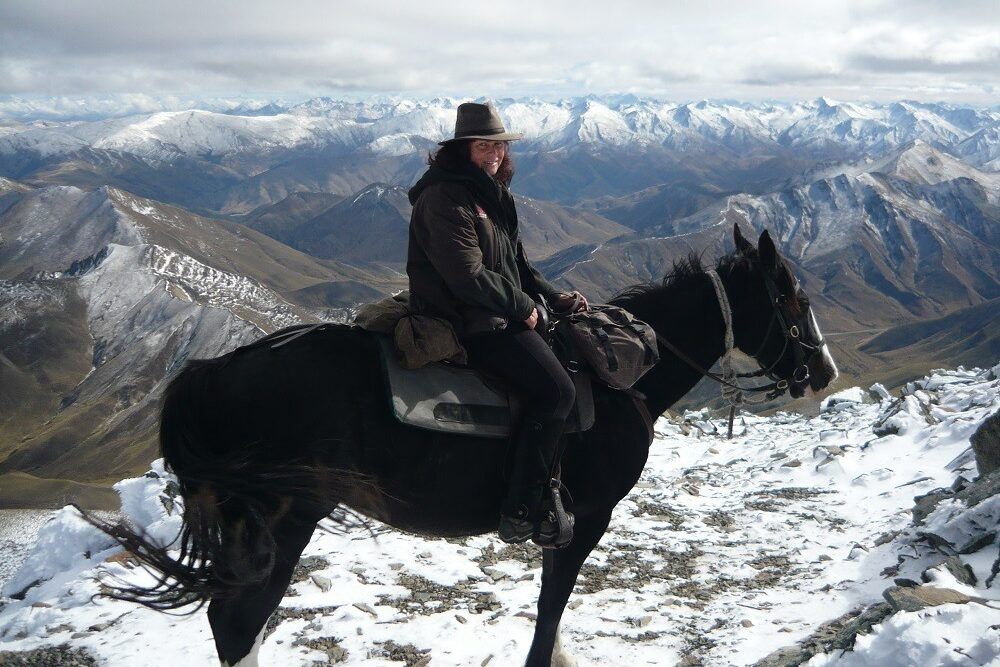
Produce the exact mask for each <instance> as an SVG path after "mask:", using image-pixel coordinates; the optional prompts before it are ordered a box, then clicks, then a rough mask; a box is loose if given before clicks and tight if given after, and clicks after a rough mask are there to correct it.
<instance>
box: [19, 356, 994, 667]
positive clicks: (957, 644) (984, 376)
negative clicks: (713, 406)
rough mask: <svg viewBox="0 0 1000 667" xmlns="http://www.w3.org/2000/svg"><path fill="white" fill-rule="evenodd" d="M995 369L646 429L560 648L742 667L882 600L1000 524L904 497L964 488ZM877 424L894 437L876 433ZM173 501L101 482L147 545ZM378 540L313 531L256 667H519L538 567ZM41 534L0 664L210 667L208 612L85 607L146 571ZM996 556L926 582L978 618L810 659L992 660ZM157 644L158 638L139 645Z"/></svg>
mask: <svg viewBox="0 0 1000 667" xmlns="http://www.w3.org/2000/svg"><path fill="white" fill-rule="evenodd" d="M998 371H1000V366H998V367H997V368H995V369H992V370H977V369H972V370H967V369H961V368H960V369H957V370H949V371H936V372H934V373H933V374H931V375H930V376H928V377H926V378H923V379H921V380H918V381H915V382H913V383H910V385H909V386H908V387H907V389H906V390H905V394H906V395H905V396H901V397H894V396H891V395H888V392H885V390H884V388H883V389H882V391H878V389H877V388H875V387H873V388H872V389H871V390H868V391H866V390H862V389H860V388H851V389H848V390H845V391H842V392H838V393H837V394H834V395H833V396H831V397H829V398H828V399H827V400H826V401H825V403H826V404H827V409H825V410H824V411H822V412H821V413H820V414H819V415H818V416H816V417H811V418H807V417H804V416H802V415H797V414H791V413H778V414H776V415H774V416H771V417H758V416H754V415H750V414H742V415H740V417H739V418H738V419H737V429H736V435H735V437H734V438H733V439H732V440H726V439H724V438H723V437H721V436H720V434H721V433H724V432H725V421H724V420H723V419H714V418H712V416H711V414H710V413H709V412H708V411H707V410H702V411H692V412H688V413H686V414H685V415H682V416H680V417H674V418H661V419H659V420H658V421H657V423H656V440H655V442H654V444H653V446H652V448H651V452H650V458H649V461H648V464H647V467H646V470H645V471H644V473H643V476H642V478H641V480H640V482H639V483H638V485H637V486H636V488H635V489H634V490H633V491H632V493H630V494H629V496H628V497H627V498H626V499H625V500H624V501H622V503H620V505H619V506H618V508H617V509H616V511H615V515H614V517H613V519H612V522H611V527H610V529H609V531H608V534H607V535H606V536H605V537H604V539H603V541H602V543H601V544H600V545H599V546H598V548H597V549H596V550H595V551H594V553H593V554H592V556H591V558H590V559H589V561H588V563H587V564H586V565H585V567H584V571H583V573H582V575H581V577H580V579H579V580H578V587H577V589H576V592H575V593H574V595H573V596H572V597H571V598H570V605H569V608H568V609H567V611H566V614H565V615H564V621H563V627H562V634H563V644H564V646H565V647H566V648H567V649H568V650H569V652H570V653H572V654H573V655H574V656H575V657H576V658H577V659H578V660H579V661H580V664H581V665H609V664H635V665H647V664H649V665H670V664H675V663H676V662H677V661H678V660H680V659H682V658H683V657H685V656H687V655H695V656H697V657H699V658H700V659H701V660H702V662H703V664H705V665H747V664H752V663H753V662H755V661H757V660H759V659H760V658H762V657H764V656H765V655H767V654H769V653H771V652H772V651H774V650H776V649H779V648H782V647H786V646H790V645H792V644H794V643H795V642H796V641H798V640H800V639H803V638H804V637H806V636H807V635H809V634H810V633H811V632H812V631H813V630H815V628H816V627H817V626H819V625H820V624H821V623H824V622H826V621H829V620H831V619H833V618H836V617H838V616H840V615H842V614H844V613H846V612H848V611H851V610H854V609H857V608H859V607H864V606H868V605H871V604H873V603H875V602H879V601H881V600H882V591H883V590H885V589H886V588H887V587H889V586H891V585H892V579H893V578H895V577H905V578H909V579H912V580H915V581H919V580H920V575H921V573H922V572H924V571H925V570H927V568H930V567H933V566H935V565H937V564H939V563H941V562H942V561H943V560H944V558H945V556H946V554H945V553H943V552H941V551H939V550H938V549H936V548H935V547H933V546H932V545H931V544H930V543H929V542H928V541H927V540H926V539H924V538H923V537H922V534H925V533H926V532H928V531H933V532H935V534H937V535H940V536H941V537H944V538H947V539H954V540H956V541H958V542H962V541H964V540H965V539H966V538H969V537H971V536H973V535H982V534H983V533H984V531H988V530H990V529H995V528H996V525H997V523H998V522H1000V504H998V503H1000V498H997V497H993V498H989V499H986V500H984V501H983V502H981V503H980V504H979V505H976V506H975V507H972V508H969V507H966V506H964V505H963V504H962V503H961V502H960V501H955V500H948V499H946V500H943V501H941V503H940V504H939V505H938V506H937V508H936V509H935V510H934V511H933V512H931V513H930V514H929V515H928V517H927V519H926V521H925V523H924V524H923V525H921V526H914V525H913V523H912V517H911V512H910V511H911V508H912V507H913V504H914V503H913V498H914V496H916V495H921V494H925V493H927V492H928V491H931V490H933V489H936V488H948V487H950V486H951V485H952V483H953V482H954V481H955V480H956V477H957V476H958V475H961V476H963V477H964V478H965V479H967V480H971V479H973V478H974V477H975V474H976V471H975V467H974V463H973V462H971V459H970V458H969V456H968V450H969V437H970V436H971V434H972V433H973V432H974V430H975V429H976V427H977V426H978V424H979V423H981V422H982V420H983V419H985V418H986V416H988V415H989V414H991V413H993V412H995V411H996V410H997V409H1000V380H998ZM892 419H896V420H897V422H898V423H897V424H896V425H897V426H898V427H899V428H898V429H897V430H895V432H893V430H892V429H885V428H884V426H885V424H886V423H887V422H889V421H891V420H892ZM873 429H875V430H877V431H878V433H881V434H882V435H878V433H876V432H875V431H873ZM171 484H172V479H171V477H170V476H169V474H167V473H166V472H165V471H164V470H163V467H162V462H154V464H153V470H152V471H151V472H150V473H148V475H147V476H146V477H140V478H136V479H132V480H125V481H123V482H121V483H119V484H118V485H117V486H116V489H117V490H118V491H119V493H120V494H121V496H122V502H123V511H124V512H125V514H126V515H128V516H129V517H131V519H132V520H133V521H135V522H136V523H137V524H138V525H140V526H144V527H146V529H147V530H149V531H151V532H153V533H154V534H156V535H157V539H162V540H169V539H170V538H171V534H176V531H177V528H178V524H177V518H178V514H177V513H178V512H179V506H178V504H177V502H176V500H175V499H173V492H174V489H173V488H172V487H171ZM168 500H169V502H167V501H168ZM372 528H373V531H374V533H375V537H374V539H373V537H372V536H371V535H370V534H369V533H368V532H367V531H365V530H361V529H358V530H355V531H350V532H348V533H347V534H332V533H326V532H323V531H317V532H316V533H315V535H314V537H313V540H312V542H311V543H310V544H309V546H308V547H307V549H306V551H305V553H304V560H303V561H302V563H301V576H299V577H297V581H296V582H295V583H293V584H292V586H291V587H290V589H289V591H288V592H287V593H286V596H285V598H284V599H283V601H282V603H281V608H282V609H283V610H284V611H283V614H284V617H285V620H283V621H281V622H280V623H279V624H277V626H276V628H275V629H274V631H273V633H271V634H269V635H268V636H267V637H266V639H265V641H264V643H263V646H262V647H261V651H260V657H261V664H264V665H277V664H280V665H309V664H311V663H312V662H313V661H316V660H324V659H325V655H324V654H323V653H321V652H320V651H318V650H316V649H314V648H309V645H308V644H309V643H310V642H315V640H318V639H321V638H330V637H333V638H335V639H336V642H337V645H338V646H339V647H340V648H342V649H344V650H346V651H347V656H346V658H345V662H344V664H348V665H351V664H357V665H361V664H364V665H390V664H400V663H399V662H398V661H397V662H392V661H390V660H389V658H388V657H387V656H388V654H389V651H390V649H391V648H392V646H393V644H388V643H387V642H390V641H391V642H395V645H397V646H399V645H407V644H410V645H412V646H413V647H414V648H415V649H418V650H421V651H424V650H426V651H429V653H427V654H426V655H430V656H431V659H432V664H434V665H477V664H491V665H508V664H520V662H521V661H523V659H524V656H525V654H526V652H527V648H528V646H529V645H530V641H531V635H532V629H533V621H532V619H533V614H534V612H535V599H536V596H537V592H538V586H539V582H540V561H539V559H538V556H537V551H535V550H533V549H531V548H510V547H505V546H504V545H503V544H502V543H500V542H498V541H497V540H496V539H495V538H493V537H492V536H480V537H472V538H466V539H449V540H444V539H436V540H434V539H430V540H428V539H421V538H417V537H414V536H408V535H403V534H400V533H397V532H395V531H392V530H390V529H388V528H387V527H385V526H382V525H380V524H377V523H373V524H372ZM45 531H46V532H45V535H44V536H41V535H40V537H39V544H40V545H41V546H39V547H37V548H36V552H37V554H38V555H37V556H36V554H33V555H32V558H34V560H31V559H29V562H28V563H26V564H25V565H24V567H22V569H21V571H20V572H18V574H17V575H16V579H17V581H18V582H21V583H23V582H30V581H31V580H33V579H37V578H44V577H40V576H39V575H44V576H45V577H49V579H48V580H47V581H46V582H45V583H43V584H41V585H39V586H35V587H34V588H31V589H29V591H28V594H27V597H26V599H25V600H24V601H9V602H8V603H7V604H6V606H4V607H2V608H0V651H2V650H27V649H31V648H35V647H39V646H54V645H59V644H63V643H68V644H70V645H71V646H73V647H78V648H83V649H85V650H87V651H89V652H91V653H93V654H94V655H96V656H97V657H98V658H99V659H100V660H101V661H103V663H105V664H113V665H116V666H118V665H122V666H126V667H127V666H129V665H137V666H138V665H143V666H147V665H150V666H151V665H174V664H178V663H180V662H182V661H184V662H187V663H190V664H210V663H211V661H212V660H213V658H214V647H213V644H212V639H211V633H210V630H209V628H208V625H207V622H206V620H205V612H204V611H201V612H198V613H196V614H195V615H193V616H191V617H181V618H178V617H170V616H163V615H158V614H156V613H154V612H151V611H148V610H146V609H144V608H141V607H138V606H135V605H129V604H126V603H123V602H117V601H111V600H106V599H97V600H95V601H91V600H90V594H92V593H93V592H96V584H95V583H93V579H92V577H93V576H94V575H96V574H99V573H101V572H105V573H108V574H114V575H116V576H120V577H125V578H127V579H129V580H132V581H146V582H148V581H150V580H149V578H148V576H149V575H146V574H144V573H143V572H142V571H141V570H138V569H135V570H131V569H127V567H126V565H125V564H123V563H121V562H117V561H116V560H112V561H111V562H105V563H101V561H102V560H103V559H104V558H106V557H107V555H109V552H107V551H101V548H102V546H103V545H104V543H103V542H102V541H101V537H100V535H98V534H95V533H93V532H92V531H89V530H88V529H87V528H86V527H85V526H84V525H81V523H80V522H79V519H78V518H77V517H75V515H74V514H73V513H72V511H71V510H63V511H62V512H61V513H60V514H59V521H58V522H53V523H51V524H50V525H47V526H46V528H45ZM53 545H54V546H53ZM50 550H52V551H53V555H52V556H51V557H49V556H43V555H42V554H48V552H49V551H50ZM88 551H89V552H90V557H86V552H88ZM996 553H997V539H996V538H995V537H994V538H993V541H992V542H991V543H990V544H988V545H986V546H984V547H982V548H979V549H978V550H977V551H975V552H973V553H969V554H963V555H960V556H958V558H960V559H961V561H962V562H963V563H964V564H966V565H969V566H970V567H971V568H972V570H973V571H974V573H975V575H976V578H977V582H978V583H977V584H976V585H975V586H968V585H963V584H960V583H958V582H957V581H955V579H954V578H953V577H952V576H951V575H950V574H949V573H948V572H947V571H945V570H944V569H943V568H936V569H932V570H927V571H928V575H929V577H930V580H931V581H932V582H933V584H934V585H935V586H939V587H945V588H952V589H954V590H956V591H959V592H962V593H965V594H967V595H970V596H972V597H974V598H977V599H981V600H983V601H985V602H984V603H977V602H972V603H969V604H964V605H957V604H949V605H943V606H940V607H933V608H928V609H924V610H921V611H918V612H899V613H897V614H895V615H893V616H890V617H889V618H888V619H886V620H885V621H883V622H882V623H881V624H879V625H877V626H875V628H874V629H873V631H872V632H871V633H870V634H868V635H862V636H859V638H858V640H857V643H856V645H855V649H854V651H852V652H844V653H842V652H840V651H837V652H835V653H831V654H827V655H819V656H816V657H815V658H813V660H812V661H811V662H810V663H809V664H810V665H813V666H815V665H887V666H889V667H894V666H899V667H902V666H903V665H907V666H909V665H931V664H934V665H937V664H942V665H950V664H955V665H965V664H969V665H973V664H975V665H986V664H996V663H997V662H998V661H1000V635H997V633H996V632H994V631H993V630H992V629H991V628H992V626H996V625H997V624H1000V610H998V609H996V608H994V607H997V606H1000V590H997V588H996V585H995V584H994V586H993V587H991V588H987V587H986V586H985V583H984V582H985V580H986V579H987V577H988V576H989V573H990V569H991V567H992V565H993V562H994V560H995V558H996ZM110 554H112V555H113V554H114V550H113V549H112V550H111V552H110ZM9 588H11V587H8V589H9ZM8 589H5V591H7V590H8ZM40 602H41V603H43V605H41V606H39V605H38V604H37V603H40ZM32 605H36V606H32ZM987 605H992V606H987ZM93 628H97V629H96V630H95V629H93ZM166 635H169V636H170V637H171V638H172V639H173V641H171V642H169V643H168V644H164V643H162V642H160V643H157V650H156V651H155V652H150V651H148V650H144V647H146V646H148V645H149V644H150V642H156V641H157V639H158V638H160V637H163V636H166ZM313 645H314V646H315V645H316V644H313ZM484 661H485V663H484Z"/></svg>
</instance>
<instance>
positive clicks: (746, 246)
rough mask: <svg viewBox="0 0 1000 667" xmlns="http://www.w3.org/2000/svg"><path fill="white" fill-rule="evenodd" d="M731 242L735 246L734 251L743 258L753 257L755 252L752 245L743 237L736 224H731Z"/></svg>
mask: <svg viewBox="0 0 1000 667" xmlns="http://www.w3.org/2000/svg"><path fill="white" fill-rule="evenodd" d="M733 242H734V243H735V244H736V250H737V251H738V252H739V253H740V254H741V255H743V256H744V257H753V255H754V253H755V252H756V249H755V248H754V247H753V245H751V244H750V242H749V241H747V240H746V239H745V238H744V237H743V232H741V231H740V226H739V224H738V223H733Z"/></svg>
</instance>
